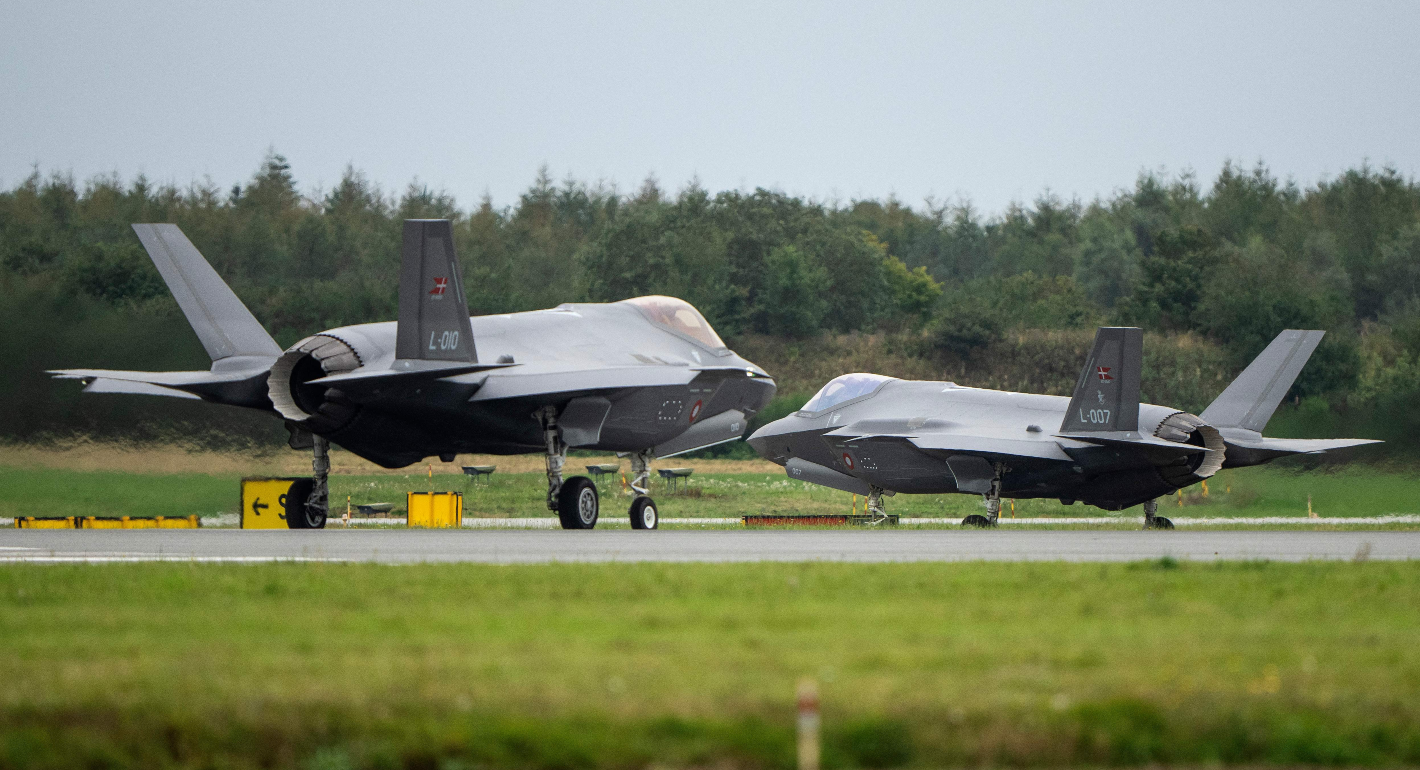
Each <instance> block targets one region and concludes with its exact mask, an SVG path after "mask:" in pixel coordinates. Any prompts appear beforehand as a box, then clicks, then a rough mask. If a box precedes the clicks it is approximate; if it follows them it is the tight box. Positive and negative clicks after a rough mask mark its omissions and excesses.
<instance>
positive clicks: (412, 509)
mask: <svg viewBox="0 0 1420 770" xmlns="http://www.w3.org/2000/svg"><path fill="white" fill-rule="evenodd" d="M405 509H406V510H407V511H408V512H409V514H408V524H409V526H411V527H433V528H445V527H461V526H463V494H462V493H460V492H410V493H408V495H406V497H405Z"/></svg>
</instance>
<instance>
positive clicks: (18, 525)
mask: <svg viewBox="0 0 1420 770" xmlns="http://www.w3.org/2000/svg"><path fill="white" fill-rule="evenodd" d="M15 529H78V525H76V524H75V522H74V517H73V516H49V517H45V516H16V517H15Z"/></svg>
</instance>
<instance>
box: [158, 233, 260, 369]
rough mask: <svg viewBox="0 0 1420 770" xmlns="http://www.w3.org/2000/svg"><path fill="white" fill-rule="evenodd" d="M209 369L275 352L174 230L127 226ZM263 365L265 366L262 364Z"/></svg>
mask: <svg viewBox="0 0 1420 770" xmlns="http://www.w3.org/2000/svg"><path fill="white" fill-rule="evenodd" d="M133 231H134V232H135V233H137V234H138V240H139V241H142V243H143V248H144V249H146V250H147V251H148V256H149V257H150V258H152V260H153V264H154V266H156V267H157V268H158V273H159V274H160V275H162V276H163V282H164V283H166V284H167V285H168V289H169V290H170V291H171V292H172V294H173V298H174V299H176V300H177V303H178V307H179V308H182V313H183V315H185V316H187V322H188V323H189V324H191V325H192V330H193V331H194V332H197V338H198V339H199V340H201V341H202V347H204V348H206V349H207V355H208V356H210V357H211V358H212V363H213V365H214V368H215V367H216V364H217V362H219V361H223V360H225V359H230V358H243V357H252V358H268V359H275V358H276V357H277V356H280V355H281V348H280V346H278V345H277V344H276V341H275V340H273V339H271V335H270V334H267V333H266V329H265V328H263V327H262V325H261V322H260V321H257V320H256V317H255V316H253V315H252V314H251V311H250V310H247V307H246V305H243V304H242V301H241V300H240V299H237V295H236V294H235V293H234V292H233V291H232V289H231V287H229V286H227V284H226V283H225V282H223V280H222V278H221V276H219V275H217V271H216V270H213V269H212V266H211V265H210V264H208V263H207V260H206V259H203V258H202V254H201V252H199V251H198V250H197V247H196V246H193V245H192V241H189V240H188V239H187V236H186V235H183V232H182V230H181V229H179V228H178V226H177V225H158V224H139V225H134V226H133ZM266 363H267V364H268V365H269V364H270V361H267V362H266Z"/></svg>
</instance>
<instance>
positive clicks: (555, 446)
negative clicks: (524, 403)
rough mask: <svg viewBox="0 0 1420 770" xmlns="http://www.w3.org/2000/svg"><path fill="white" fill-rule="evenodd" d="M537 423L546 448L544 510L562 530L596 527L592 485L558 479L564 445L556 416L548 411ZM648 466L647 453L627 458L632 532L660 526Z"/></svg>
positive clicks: (564, 460)
mask: <svg viewBox="0 0 1420 770" xmlns="http://www.w3.org/2000/svg"><path fill="white" fill-rule="evenodd" d="M538 419H539V420H540V421H541V422H542V435H543V441H544V442H545V443H546V445H547V509H548V510H550V511H555V512H556V513H557V519H558V521H559V522H561V524H562V528H563V529H592V528H594V527H596V526H597V517H598V515H599V514H600V508H601V495H599V494H598V493H597V485H596V483H595V482H593V481H592V480H591V479H589V478H587V477H586V476H572V477H570V478H567V479H564V478H562V468H563V466H565V465H566V464H567V444H566V442H564V441H563V440H562V432H561V431H560V430H559V429H558V427H557V412H556V411H555V410H554V409H552V408H551V407H548V408H546V409H544V410H543V411H542V412H541V413H540V414H539V415H538ZM650 463H651V453H650V452H648V451H646V452H635V453H633V454H632V455H631V470H632V473H633V474H634V475H633V478H634V480H633V481H632V482H631V489H632V491H633V492H634V493H635V498H634V499H633V500H632V501H631V508H630V510H629V511H628V513H629V514H630V516H631V528H632V529H656V528H657V527H659V526H660V523H661V515H660V511H659V510H658V509H657V508H656V504H655V502H654V501H652V500H651V497H650V490H649V488H648V485H649V483H650V477H651V465H650Z"/></svg>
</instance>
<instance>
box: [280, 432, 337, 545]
mask: <svg viewBox="0 0 1420 770" xmlns="http://www.w3.org/2000/svg"><path fill="white" fill-rule="evenodd" d="M329 479H330V441H329V440H328V439H326V437H324V436H314V435H313V436H312V442H311V491H310V494H308V495H306V500H305V503H304V504H297V505H291V506H288V507H287V509H286V526H288V527H290V528H291V529H324V528H325V519H326V514H327V513H328V512H329V510H330V486H329V483H328V482H329ZM291 491H292V492H295V491H296V486H295V485H292V489H291Z"/></svg>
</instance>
